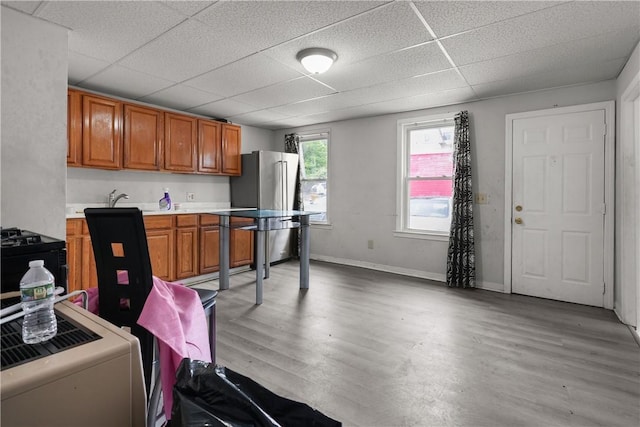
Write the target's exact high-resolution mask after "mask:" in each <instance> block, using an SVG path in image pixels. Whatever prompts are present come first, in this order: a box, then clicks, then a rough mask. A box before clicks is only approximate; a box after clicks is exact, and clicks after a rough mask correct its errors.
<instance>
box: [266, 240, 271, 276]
mask: <svg viewBox="0 0 640 427" xmlns="http://www.w3.org/2000/svg"><path fill="white" fill-rule="evenodd" d="M269 252H270V251H269V230H266V231H265V232H264V278H265V279H268V278H269V268H270V267H271V254H270V253H269Z"/></svg>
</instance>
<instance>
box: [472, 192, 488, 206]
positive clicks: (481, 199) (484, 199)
mask: <svg viewBox="0 0 640 427" xmlns="http://www.w3.org/2000/svg"><path fill="white" fill-rule="evenodd" d="M475 201H476V204H478V205H486V204H489V196H488V195H487V193H476V197H475Z"/></svg>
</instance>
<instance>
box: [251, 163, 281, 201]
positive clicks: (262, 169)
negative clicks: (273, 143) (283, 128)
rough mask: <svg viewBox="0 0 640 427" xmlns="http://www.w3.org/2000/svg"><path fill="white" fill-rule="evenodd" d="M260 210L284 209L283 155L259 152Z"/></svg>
mask: <svg viewBox="0 0 640 427" xmlns="http://www.w3.org/2000/svg"><path fill="white" fill-rule="evenodd" d="M257 154H258V170H259V172H258V173H259V176H260V178H259V184H258V185H259V188H258V206H257V207H258V209H282V194H283V189H282V182H283V180H282V162H281V160H282V156H281V154H282V153H278V152H275V151H258V152H257Z"/></svg>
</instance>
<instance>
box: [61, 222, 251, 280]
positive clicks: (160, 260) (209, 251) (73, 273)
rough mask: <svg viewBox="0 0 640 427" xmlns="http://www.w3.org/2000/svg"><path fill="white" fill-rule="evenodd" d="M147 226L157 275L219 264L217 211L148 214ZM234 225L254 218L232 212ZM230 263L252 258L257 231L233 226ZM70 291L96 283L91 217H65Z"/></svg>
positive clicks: (188, 273) (192, 272)
mask: <svg viewBox="0 0 640 427" xmlns="http://www.w3.org/2000/svg"><path fill="white" fill-rule="evenodd" d="M143 220H144V224H145V230H146V234H147V245H148V247H149V258H150V261H151V270H152V272H153V275H154V276H157V277H159V278H161V279H163V280H168V281H174V280H179V279H186V278H189V277H194V276H198V275H201V274H209V273H214V272H216V271H218V270H219V269H220V226H219V224H220V221H219V217H218V216H216V215H206V214H179V215H145V216H144V218H143ZM232 222H233V224H234V226H239V225H240V226H241V225H249V224H252V221H251V220H248V221H247V220H246V219H241V218H232ZM229 237H230V242H229V266H230V267H232V268H233V267H240V266H243V265H248V264H251V263H253V246H254V245H253V232H252V231H249V230H241V229H237V228H236V229H231V232H230V236H229ZM66 239H67V264H68V265H69V279H68V283H69V284H68V292H72V291H74V290H80V289H88V288H91V287H96V286H98V275H97V272H96V263H95V258H94V255H93V247H92V246H91V236H90V235H89V229H88V227H87V223H86V221H85V220H84V219H82V218H77V219H68V220H67V238H66Z"/></svg>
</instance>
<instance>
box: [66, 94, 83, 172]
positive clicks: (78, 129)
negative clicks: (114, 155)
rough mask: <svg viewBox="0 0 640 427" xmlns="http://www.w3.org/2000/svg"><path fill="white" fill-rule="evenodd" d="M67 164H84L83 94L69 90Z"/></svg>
mask: <svg viewBox="0 0 640 427" xmlns="http://www.w3.org/2000/svg"><path fill="white" fill-rule="evenodd" d="M67 165H68V166H82V94H81V93H80V92H78V91H77V90H73V89H69V90H67Z"/></svg>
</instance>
